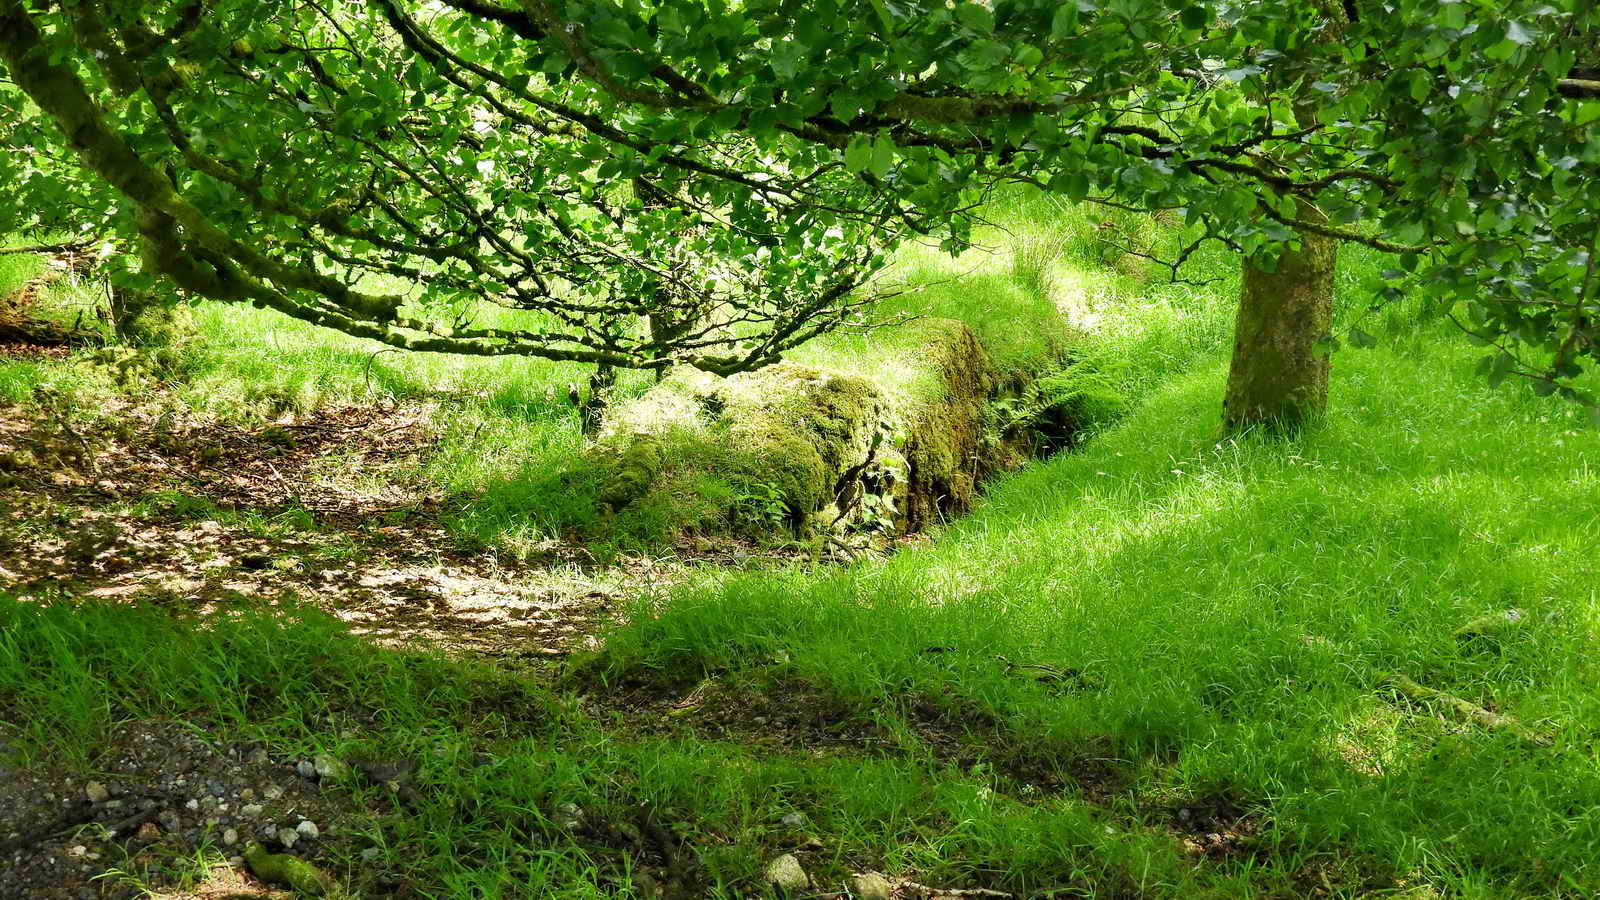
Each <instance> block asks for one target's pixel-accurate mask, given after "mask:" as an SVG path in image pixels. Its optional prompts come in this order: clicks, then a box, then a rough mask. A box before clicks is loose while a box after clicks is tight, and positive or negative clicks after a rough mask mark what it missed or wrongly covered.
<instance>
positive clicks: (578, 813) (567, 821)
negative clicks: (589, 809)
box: [550, 803, 583, 831]
mask: <svg viewBox="0 0 1600 900" xmlns="http://www.w3.org/2000/svg"><path fill="white" fill-rule="evenodd" d="M550 818H551V820H552V821H554V822H555V823H556V827H557V828H562V829H565V830H567V831H576V830H577V829H578V826H579V825H582V824H583V807H581V806H579V805H578V804H576V803H563V804H561V805H559V806H557V807H556V812H555V815H553V816H551V817H550Z"/></svg>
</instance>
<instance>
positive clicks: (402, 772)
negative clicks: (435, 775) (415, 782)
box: [355, 759, 417, 784]
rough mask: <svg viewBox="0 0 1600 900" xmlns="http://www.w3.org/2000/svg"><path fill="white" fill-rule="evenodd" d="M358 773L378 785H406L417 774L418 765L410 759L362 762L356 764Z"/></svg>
mask: <svg viewBox="0 0 1600 900" xmlns="http://www.w3.org/2000/svg"><path fill="white" fill-rule="evenodd" d="M355 767H356V771H358V772H360V773H361V774H362V775H365V776H367V777H368V778H370V779H371V780H372V781H374V782H376V783H378V784H385V783H388V782H394V783H396V784H404V783H405V782H408V781H410V780H411V779H412V776H414V775H415V774H416V771H417V764H416V763H414V762H412V761H410V760H408V759H396V760H381V761H362V762H357V763H356V764H355Z"/></svg>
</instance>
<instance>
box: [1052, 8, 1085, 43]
mask: <svg viewBox="0 0 1600 900" xmlns="http://www.w3.org/2000/svg"><path fill="white" fill-rule="evenodd" d="M1077 30H1078V8H1077V7H1076V6H1074V5H1073V4H1071V3H1063V4H1061V5H1060V6H1058V7H1057V8H1056V14H1055V15H1054V16H1052V17H1051V19H1050V36H1051V37H1055V38H1064V37H1068V36H1070V35H1072V34H1074V33H1076V32H1077Z"/></svg>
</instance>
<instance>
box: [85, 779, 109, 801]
mask: <svg viewBox="0 0 1600 900" xmlns="http://www.w3.org/2000/svg"><path fill="white" fill-rule="evenodd" d="M83 795H84V796H85V797H88V798H89V802H90V803H104V802H106V801H107V800H110V799H111V792H110V791H108V790H106V786H105V785H103V784H101V783H100V782H98V781H91V782H89V783H88V784H86V785H84V788H83Z"/></svg>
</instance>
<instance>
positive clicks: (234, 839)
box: [222, 828, 239, 847]
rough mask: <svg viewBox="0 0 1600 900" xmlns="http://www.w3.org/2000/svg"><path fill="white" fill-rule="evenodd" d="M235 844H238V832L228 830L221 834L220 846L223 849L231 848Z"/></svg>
mask: <svg viewBox="0 0 1600 900" xmlns="http://www.w3.org/2000/svg"><path fill="white" fill-rule="evenodd" d="M237 843H239V832H237V831H234V830H233V829H232V828H229V829H228V830H227V831H224V832H223V833H222V845H223V846H224V847H232V846H233V845H234V844H237Z"/></svg>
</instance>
